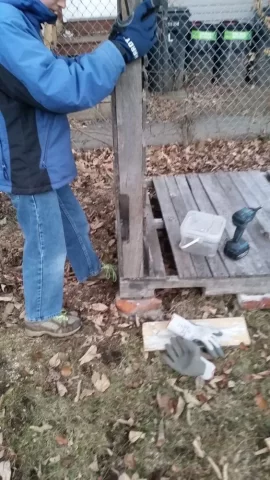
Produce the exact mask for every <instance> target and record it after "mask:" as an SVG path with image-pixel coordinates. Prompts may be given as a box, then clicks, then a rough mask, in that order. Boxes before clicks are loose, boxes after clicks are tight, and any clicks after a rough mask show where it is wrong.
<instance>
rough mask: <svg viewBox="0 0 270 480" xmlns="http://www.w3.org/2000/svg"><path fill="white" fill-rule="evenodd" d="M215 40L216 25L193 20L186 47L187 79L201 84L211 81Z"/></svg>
mask: <svg viewBox="0 0 270 480" xmlns="http://www.w3.org/2000/svg"><path fill="white" fill-rule="evenodd" d="M216 42H217V27H216V25H214V24H208V23H203V22H193V24H192V27H191V30H190V33H189V38H188V43H187V48H186V59H185V70H186V71H187V81H192V83H194V82H195V81H197V83H203V85H207V83H210V82H211V78H212V72H213V65H214V55H215V47H216Z"/></svg>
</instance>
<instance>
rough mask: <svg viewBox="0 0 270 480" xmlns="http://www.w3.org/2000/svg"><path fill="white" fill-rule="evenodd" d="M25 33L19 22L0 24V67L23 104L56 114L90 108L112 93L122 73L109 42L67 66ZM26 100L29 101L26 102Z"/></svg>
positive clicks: (11, 20) (114, 51) (13, 20)
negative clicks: (34, 105) (11, 79)
mask: <svg viewBox="0 0 270 480" xmlns="http://www.w3.org/2000/svg"><path fill="white" fill-rule="evenodd" d="M27 29H28V27H27V26H26V25H25V24H24V23H23V22H22V21H21V20H20V18H16V17H15V18H14V19H13V18H12V19H11V18H9V19H8V21H7V22H6V21H5V20H4V19H1V20H0V38H1V45H0V66H2V68H4V69H5V70H6V71H8V72H9V74H10V75H9V76H12V78H13V79H14V84H16V86H15V91H16V96H17V97H18V94H20V91H21V92H22V97H23V98H21V101H23V102H25V103H29V104H33V101H34V102H37V103H38V104H39V105H40V108H44V109H46V110H49V111H51V112H55V113H72V112H76V111H80V110H84V109H86V108H89V107H93V106H94V105H96V104H97V103H99V102H101V101H102V100H103V99H104V98H105V97H107V96H108V95H109V94H110V93H111V92H112V90H113V89H114V87H115V85H116V83H117V80H118V78H119V76H120V75H121V73H122V72H123V71H124V69H125V63H124V60H123V58H122V55H121V54H120V53H119V51H118V49H117V48H116V47H115V46H114V45H113V44H112V43H111V42H110V41H106V42H104V43H103V44H102V45H100V47H98V48H97V49H96V50H95V51H94V52H93V53H89V54H85V55H82V56H80V57H78V59H77V60H76V61H73V62H66V61H65V60H64V59H61V58H56V57H55V56H54V55H53V53H52V52H51V51H50V50H48V49H47V48H46V47H45V45H44V44H43V43H42V41H40V40H39V39H38V38H36V37H34V36H33V34H32V32H28V31H27ZM16 82H17V83H16ZM20 85H21V89H20ZM9 91H10V86H9ZM23 92H24V93H23ZM25 93H27V95H25ZM25 96H26V99H25ZM27 96H28V97H29V96H30V97H31V99H32V100H31V101H29V100H28V101H27Z"/></svg>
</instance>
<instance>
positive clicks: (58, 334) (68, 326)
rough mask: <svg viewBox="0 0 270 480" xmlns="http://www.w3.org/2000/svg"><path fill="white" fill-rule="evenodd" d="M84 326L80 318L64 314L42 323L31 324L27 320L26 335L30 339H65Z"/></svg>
mask: <svg viewBox="0 0 270 480" xmlns="http://www.w3.org/2000/svg"><path fill="white" fill-rule="evenodd" d="M81 326H82V324H81V320H80V319H79V317H76V316H75V315H69V314H67V313H66V312H62V313H61V314H60V315H57V316H56V317H53V318H50V319H49V320H44V321H42V322H29V321H27V320H25V333H26V335H27V336H28V337H42V335H48V336H49V337H55V338H64V337H70V336H71V335H74V333H76V332H78V330H80V328H81Z"/></svg>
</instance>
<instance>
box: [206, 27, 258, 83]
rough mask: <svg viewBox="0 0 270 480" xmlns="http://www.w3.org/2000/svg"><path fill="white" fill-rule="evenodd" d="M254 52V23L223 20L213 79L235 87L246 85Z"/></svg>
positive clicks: (219, 29) (218, 39)
mask: <svg viewBox="0 0 270 480" xmlns="http://www.w3.org/2000/svg"><path fill="white" fill-rule="evenodd" d="M252 53H253V29H252V25H251V24H244V23H240V22H238V21H226V22H223V23H222V24H221V25H220V26H219V28H218V37H217V44H216V51H215V57H214V67H213V80H217V81H220V82H221V83H224V84H226V85H229V86H231V87H233V88H236V87H238V86H244V85H245V83H246V82H248V81H249V80H250V75H249V70H250V69H249V67H250V66H251V62H252Z"/></svg>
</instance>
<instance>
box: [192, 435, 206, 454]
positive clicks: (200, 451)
mask: <svg viewBox="0 0 270 480" xmlns="http://www.w3.org/2000/svg"><path fill="white" fill-rule="evenodd" d="M192 445H193V448H194V452H195V454H196V455H197V457H199V458H204V457H205V452H204V450H203V448H202V442H201V437H200V436H198V437H196V438H195V439H194V440H193V442H192Z"/></svg>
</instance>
